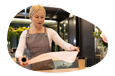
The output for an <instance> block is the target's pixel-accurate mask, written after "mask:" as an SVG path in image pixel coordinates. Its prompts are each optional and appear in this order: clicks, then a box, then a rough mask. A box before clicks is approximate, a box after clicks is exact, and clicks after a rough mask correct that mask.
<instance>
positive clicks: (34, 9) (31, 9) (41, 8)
mask: <svg viewBox="0 0 115 76" xmlns="http://www.w3.org/2000/svg"><path fill="white" fill-rule="evenodd" d="M37 10H43V11H44V13H45V15H46V11H45V9H44V7H42V6H40V5H33V6H32V7H31V8H30V11H29V18H31V17H32V16H33V14H34V13H35V12H36V11H37Z"/></svg>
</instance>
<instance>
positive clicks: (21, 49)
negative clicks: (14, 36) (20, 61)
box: [15, 30, 27, 58]
mask: <svg viewBox="0 0 115 76" xmlns="http://www.w3.org/2000/svg"><path fill="white" fill-rule="evenodd" d="M26 34H27V30H24V31H23V32H22V34H21V35H20V39H19V44H18V47H17V50H16V52H15V57H16V58H17V57H19V56H21V57H22V56H23V53H24V49H25V46H26Z"/></svg>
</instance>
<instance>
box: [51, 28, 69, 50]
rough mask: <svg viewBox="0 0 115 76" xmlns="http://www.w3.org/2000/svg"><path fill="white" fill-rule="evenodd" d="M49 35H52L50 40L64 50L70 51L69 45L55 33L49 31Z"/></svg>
mask: <svg viewBox="0 0 115 76" xmlns="http://www.w3.org/2000/svg"><path fill="white" fill-rule="evenodd" d="M50 33H51V34H52V40H53V41H54V42H55V43H56V44H57V45H59V46H60V47H61V48H63V49H65V50H70V45H71V44H70V43H67V42H65V41H64V40H63V39H62V38H61V37H60V36H59V35H58V33H57V32H56V31H54V30H53V29H51V31H50Z"/></svg>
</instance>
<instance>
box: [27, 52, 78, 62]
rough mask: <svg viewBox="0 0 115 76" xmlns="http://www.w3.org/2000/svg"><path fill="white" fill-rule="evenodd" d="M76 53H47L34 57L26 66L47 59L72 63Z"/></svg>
mask: <svg viewBox="0 0 115 76" xmlns="http://www.w3.org/2000/svg"><path fill="white" fill-rule="evenodd" d="M77 54H78V52H77V51H62V52H49V53H44V54H41V55H39V56H36V57H34V58H32V59H30V60H29V61H28V64H33V63H37V62H41V61H44V60H48V59H55V58H57V59H60V60H63V61H65V62H68V63H73V62H74V61H75V59H76V57H77Z"/></svg>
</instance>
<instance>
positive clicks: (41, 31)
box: [15, 5, 79, 70]
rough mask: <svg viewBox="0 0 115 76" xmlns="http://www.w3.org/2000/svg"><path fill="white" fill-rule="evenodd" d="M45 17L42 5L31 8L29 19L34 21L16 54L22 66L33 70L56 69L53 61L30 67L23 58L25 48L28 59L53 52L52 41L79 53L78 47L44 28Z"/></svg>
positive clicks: (22, 35) (21, 38)
mask: <svg viewBox="0 0 115 76" xmlns="http://www.w3.org/2000/svg"><path fill="white" fill-rule="evenodd" d="M45 15H46V12H45V9H44V8H43V7H42V6H40V5H33V6H32V7H31V8H30V12H29V18H30V19H31V21H32V24H31V25H30V27H31V28H30V29H28V30H25V31H23V32H22V34H21V36H20V41H19V45H18V48H17V50H16V53H15V56H16V58H17V60H18V61H19V63H20V65H21V66H23V67H26V68H28V69H31V70H42V69H45V70H46V69H54V64H53V61H52V60H46V61H42V62H38V63H35V64H31V65H28V62H26V63H23V62H22V61H21V58H22V56H23V52H24V48H25V47H27V57H28V59H32V58H33V57H36V56H38V55H40V54H43V53H47V52H51V43H52V40H53V41H54V42H55V43H56V44H58V45H59V46H60V47H62V48H63V49H65V50H77V51H78V52H79V48H78V47H75V46H73V45H71V44H69V43H66V42H65V41H63V40H62V39H61V38H60V37H59V35H58V34H57V32H56V31H54V30H53V29H51V28H46V27H43V24H44V20H45Z"/></svg>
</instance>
